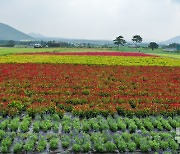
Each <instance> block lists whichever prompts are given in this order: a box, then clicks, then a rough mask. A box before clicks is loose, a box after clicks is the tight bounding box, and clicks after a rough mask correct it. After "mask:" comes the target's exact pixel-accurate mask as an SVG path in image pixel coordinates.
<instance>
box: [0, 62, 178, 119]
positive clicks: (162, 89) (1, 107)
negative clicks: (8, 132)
mask: <svg viewBox="0 0 180 154" xmlns="http://www.w3.org/2000/svg"><path fill="white" fill-rule="evenodd" d="M179 72H180V68H179V67H145V66H144V67H139V66H132V67H127V66H126V67H125V66H96V65H95V66H88V65H71V64H62V65H57V64H0V113H1V115H7V114H9V115H14V114H17V113H21V112H24V111H25V112H28V113H29V114H30V115H35V114H36V113H55V112H56V113H59V115H63V113H64V112H65V111H66V112H72V113H73V114H74V115H77V116H80V117H93V116H96V115H98V114H102V115H104V116H107V115H108V114H114V113H117V112H118V113H119V114H121V115H127V116H133V115H134V114H136V115H138V116H144V115H151V114H153V115H155V114H159V113H161V114H164V115H167V114H168V115H174V114H178V115H179V111H180V110H179V109H180V96H179V93H180V87H179V85H180V81H179V78H180V75H179Z"/></svg>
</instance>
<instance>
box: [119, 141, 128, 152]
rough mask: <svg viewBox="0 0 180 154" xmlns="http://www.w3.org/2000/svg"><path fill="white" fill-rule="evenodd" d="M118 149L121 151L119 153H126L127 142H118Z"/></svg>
mask: <svg viewBox="0 0 180 154" xmlns="http://www.w3.org/2000/svg"><path fill="white" fill-rule="evenodd" d="M118 149H119V151H120V152H125V151H126V149H127V144H126V142H125V141H122V140H121V141H119V142H118Z"/></svg>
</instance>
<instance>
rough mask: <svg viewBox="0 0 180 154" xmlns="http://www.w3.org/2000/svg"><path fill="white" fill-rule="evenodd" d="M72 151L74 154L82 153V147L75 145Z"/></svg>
mask: <svg viewBox="0 0 180 154" xmlns="http://www.w3.org/2000/svg"><path fill="white" fill-rule="evenodd" d="M72 149H73V151H74V152H80V151H81V145H79V144H73V146H72Z"/></svg>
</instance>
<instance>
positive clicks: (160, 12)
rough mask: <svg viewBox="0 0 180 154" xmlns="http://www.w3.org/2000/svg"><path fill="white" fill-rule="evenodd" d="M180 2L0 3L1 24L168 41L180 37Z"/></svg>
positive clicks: (68, 34)
mask: <svg viewBox="0 0 180 154" xmlns="http://www.w3.org/2000/svg"><path fill="white" fill-rule="evenodd" d="M175 2H179V0H136V1H135V0H0V22H4V23H7V24H9V25H12V26H14V27H15V28H18V29H20V30H22V31H24V32H26V33H29V32H36V33H42V34H44V35H48V36H60V37H69V38H86V39H113V38H114V37H116V36H117V35H123V36H124V37H125V38H127V39H131V37H132V35H135V34H140V35H142V36H143V37H144V38H154V39H159V40H165V39H168V38H169V37H173V36H175V35H179V34H180V30H179V27H180V5H177V3H175Z"/></svg>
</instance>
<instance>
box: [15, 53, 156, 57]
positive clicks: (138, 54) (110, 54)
mask: <svg viewBox="0 0 180 154" xmlns="http://www.w3.org/2000/svg"><path fill="white" fill-rule="evenodd" d="M18 55H76V56H133V57H137V56H138V57H157V56H154V55H150V54H145V53H140V52H31V53H20V54H18Z"/></svg>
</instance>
